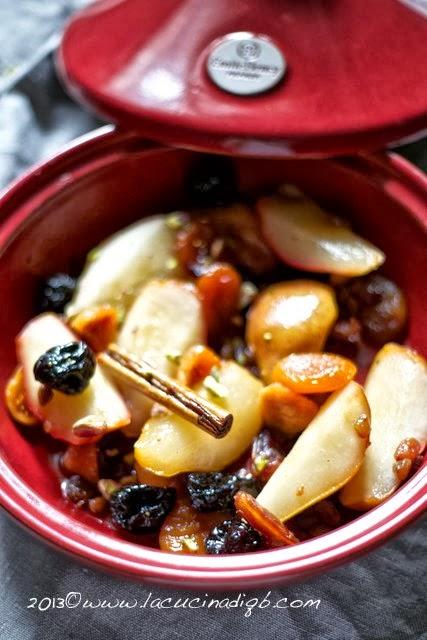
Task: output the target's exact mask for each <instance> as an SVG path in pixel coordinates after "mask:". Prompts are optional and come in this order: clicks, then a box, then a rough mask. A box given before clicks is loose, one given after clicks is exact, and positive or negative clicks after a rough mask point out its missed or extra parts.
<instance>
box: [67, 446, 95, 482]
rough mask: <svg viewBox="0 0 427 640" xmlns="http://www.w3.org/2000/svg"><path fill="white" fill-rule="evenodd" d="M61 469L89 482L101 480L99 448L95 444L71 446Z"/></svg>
mask: <svg viewBox="0 0 427 640" xmlns="http://www.w3.org/2000/svg"><path fill="white" fill-rule="evenodd" d="M61 467H62V468H63V469H64V471H65V472H67V473H69V474H77V475H79V476H81V477H82V478H85V480H88V482H92V483H93V484H96V483H97V482H98V480H99V464H98V448H97V446H96V445H95V444H82V445H74V444H70V445H69V446H68V447H67V449H66V451H65V453H64V454H63V456H62V459H61Z"/></svg>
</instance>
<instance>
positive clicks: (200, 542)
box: [159, 499, 228, 554]
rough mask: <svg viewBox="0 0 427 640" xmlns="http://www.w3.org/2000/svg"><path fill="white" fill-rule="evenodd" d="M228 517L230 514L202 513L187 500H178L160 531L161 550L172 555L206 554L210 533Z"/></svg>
mask: <svg viewBox="0 0 427 640" xmlns="http://www.w3.org/2000/svg"><path fill="white" fill-rule="evenodd" d="M227 517H228V514H226V513H224V512H222V511H216V512H213V513H200V512H199V511H196V509H194V507H192V506H191V504H190V503H189V501H188V500H187V499H182V500H178V502H177V503H176V505H175V507H174V509H173V510H172V512H171V513H170V514H169V515H168V516H167V517H166V519H165V521H164V523H163V525H162V527H161V529H160V534H159V546H160V549H161V550H162V551H170V552H172V553H193V554H204V553H206V550H205V542H206V539H207V537H208V535H209V533H210V532H211V530H212V529H213V527H215V526H216V525H218V524H219V523H221V522H223V521H224V520H225V519H226V518H227Z"/></svg>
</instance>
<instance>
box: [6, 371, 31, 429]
mask: <svg viewBox="0 0 427 640" xmlns="http://www.w3.org/2000/svg"><path fill="white" fill-rule="evenodd" d="M5 401H6V406H7V408H8V410H9V413H10V414H11V416H12V418H13V419H14V420H16V422H19V423H20V424H24V425H26V426H27V427H32V426H34V425H36V424H38V423H39V420H38V419H37V418H36V416H35V415H34V414H32V413H31V411H30V409H29V408H28V406H27V403H26V400H25V388H24V372H23V369H22V367H17V368H16V369H15V371H14V373H13V374H12V376H11V377H10V378H9V380H8V382H7V385H6V390H5Z"/></svg>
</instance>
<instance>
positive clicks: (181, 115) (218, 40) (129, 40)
mask: <svg viewBox="0 0 427 640" xmlns="http://www.w3.org/2000/svg"><path fill="white" fill-rule="evenodd" d="M426 42H427V0H376V1H375V2H362V1H354V0H322V1H320V0H305V1H304V2H297V1H295V0H263V1H259V0H237V1H236V2H230V1H229V0H215V2H206V0H162V1H161V2H147V1H141V0H99V1H98V2H95V3H94V4H93V5H91V6H89V7H88V8H87V9H85V10H83V11H82V12H80V13H78V14H77V15H76V16H75V17H74V18H73V20H72V21H71V22H70V24H69V26H68V28H67V30H66V32H65V35H64V38H63V41H62V44H61V47H60V50H59V54H58V64H59V69H60V72H61V74H62V75H63V77H64V79H65V82H66V85H67V87H68V89H69V90H70V92H71V93H72V94H73V95H74V96H75V97H76V98H77V99H78V100H79V101H80V102H82V103H84V104H85V105H87V106H90V107H92V108H93V109H95V111H96V112H97V113H99V114H101V115H103V116H104V117H106V118H107V119H109V120H113V121H114V122H117V123H119V124H120V125H121V126H122V127H126V128H132V129H137V130H138V132H139V133H140V135H141V136H143V137H146V138H149V139H154V140H158V141H161V142H163V143H165V144H168V145H174V146H180V147H185V148H192V149H200V150H209V151H214V152H218V153H233V154H238V155H248V156H269V157H283V156H333V155H339V154H348V153H355V152H358V151H361V150H369V149H378V148H381V147H384V146H386V145H387V144H389V143H392V142H396V141H399V140H402V139H404V138H408V137H409V136H412V135H414V134H416V133H419V132H421V131H423V130H426V129H427V64H426V57H425V43H426Z"/></svg>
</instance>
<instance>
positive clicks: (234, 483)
mask: <svg viewBox="0 0 427 640" xmlns="http://www.w3.org/2000/svg"><path fill="white" fill-rule="evenodd" d="M241 489H242V490H244V491H246V492H248V493H251V494H254V495H256V494H257V493H258V492H259V489H260V487H259V485H258V482H257V480H256V479H255V478H254V477H253V476H252V475H251V474H249V473H246V472H245V471H242V472H239V473H236V474H233V473H224V472H222V471H216V472H213V473H190V474H189V475H188V478H187V491H188V493H189V496H190V500H191V504H192V505H193V507H194V508H195V509H197V510H198V511H222V510H225V509H231V508H232V507H233V497H234V495H235V494H236V493H237V492H238V491H239V490H241Z"/></svg>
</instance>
